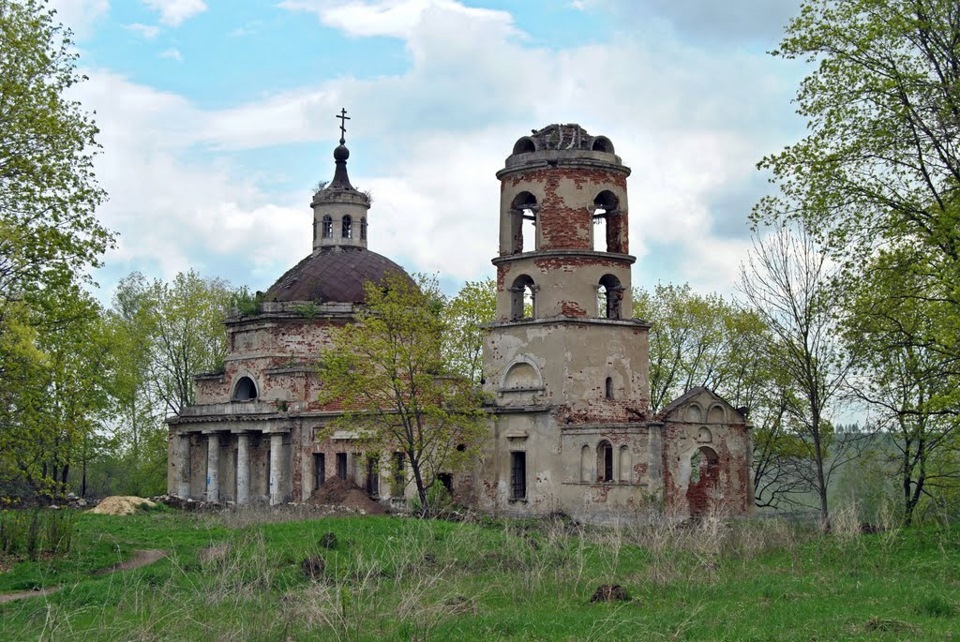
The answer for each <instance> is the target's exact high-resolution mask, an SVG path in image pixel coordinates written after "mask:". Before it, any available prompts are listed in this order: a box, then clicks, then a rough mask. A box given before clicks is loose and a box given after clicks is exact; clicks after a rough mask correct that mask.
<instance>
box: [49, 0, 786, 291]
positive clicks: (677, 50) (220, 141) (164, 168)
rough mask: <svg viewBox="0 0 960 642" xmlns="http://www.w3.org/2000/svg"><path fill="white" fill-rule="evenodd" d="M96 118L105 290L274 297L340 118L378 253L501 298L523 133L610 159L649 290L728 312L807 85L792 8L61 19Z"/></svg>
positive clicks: (364, 5) (133, 4) (145, 0)
mask: <svg viewBox="0 0 960 642" xmlns="http://www.w3.org/2000/svg"><path fill="white" fill-rule="evenodd" d="M51 4H52V6H54V7H55V8H56V9H57V11H58V15H59V17H60V19H61V20H63V21H64V23H65V24H67V25H68V26H70V27H71V28H72V29H73V30H74V32H75V40H76V44H77V47H78V49H79V51H80V55H81V57H80V67H81V69H82V71H83V72H84V73H85V74H86V75H87V76H88V77H89V80H88V81H87V82H85V83H83V84H82V85H81V86H79V87H78V88H77V91H76V96H77V98H78V99H79V100H81V102H82V103H83V104H84V106H85V107H86V108H87V109H88V110H90V111H95V112H96V120H97V123H98V125H99V127H100V129H101V134H100V139H99V140H100V142H101V144H102V145H103V153H102V154H101V156H100V157H98V159H97V175H98V178H99V180H100V182H101V184H102V185H103V187H104V188H105V189H106V190H107V191H108V192H109V194H110V201H109V202H108V203H107V204H106V205H104V206H103V208H102V209H101V212H100V216H101V219H102V221H103V222H104V224H106V225H107V226H108V227H110V228H111V229H113V230H115V231H116V232H118V233H119V234H120V240H119V244H118V247H117V248H116V249H115V250H112V251H111V252H110V253H109V254H108V255H107V257H106V267H105V268H103V269H102V270H100V271H99V272H98V273H97V274H96V275H95V278H96V280H97V281H99V282H100V284H101V285H102V290H101V293H100V296H101V298H102V299H104V300H105V301H106V300H109V298H110V294H111V291H112V288H113V286H114V285H115V283H116V281H117V280H118V279H119V278H120V277H122V276H124V275H126V274H127V273H129V272H131V271H133V270H139V271H141V272H143V273H145V274H146V275H147V276H148V277H151V278H153V277H157V278H164V279H168V278H171V277H172V276H173V275H174V274H175V273H176V272H177V271H181V270H187V269H190V268H194V269H196V270H197V271H199V272H200V273H201V274H204V275H209V276H220V277H223V278H226V279H228V280H229V281H231V282H232V283H234V284H235V285H245V286H248V287H250V288H251V289H252V290H265V289H266V288H267V287H268V286H269V285H270V284H271V283H272V282H273V280H274V279H276V278H277V277H278V276H279V275H280V274H282V273H283V272H284V271H285V270H286V269H287V268H288V267H290V266H291V265H293V264H294V263H296V262H297V260H299V259H300V258H302V257H303V256H305V255H306V254H308V253H309V252H310V248H311V242H310V233H311V229H312V227H311V212H310V209H309V206H308V203H309V200H310V196H311V194H312V190H311V187H312V186H313V185H314V184H316V183H317V182H318V181H320V180H325V179H329V178H330V176H331V175H332V172H333V162H332V156H331V154H332V151H333V147H334V146H335V145H336V138H337V137H338V135H339V131H338V129H337V125H338V121H336V120H335V119H334V114H336V113H337V112H338V111H339V110H340V108H341V107H346V109H347V110H348V112H349V115H350V116H351V119H352V120H350V121H349V123H348V134H347V139H348V146H349V147H350V149H351V152H352V154H351V159H350V165H349V167H350V175H351V178H352V180H353V182H354V184H356V185H358V186H359V187H361V188H362V189H369V190H370V191H371V192H372V194H373V198H374V204H373V209H372V210H371V214H370V217H369V220H370V247H371V249H373V250H375V251H378V252H380V253H382V254H385V255H387V256H389V257H391V258H392V259H394V260H395V261H397V262H398V263H400V264H401V265H403V266H404V267H406V268H407V269H408V270H409V271H411V272H413V271H422V272H430V273H439V274H440V275H441V278H442V282H443V284H444V285H445V287H446V288H447V289H448V290H450V291H451V292H453V291H455V290H456V289H457V288H458V287H459V285H460V284H461V283H462V282H463V281H464V280H468V279H471V280H472V279H478V278H481V277H484V276H488V275H492V274H493V268H492V266H491V264H490V259H491V258H492V257H493V256H494V255H495V254H496V250H497V248H496V241H497V231H496V228H497V207H498V196H499V186H498V184H497V181H496V178H495V176H494V174H495V173H496V171H497V170H498V169H500V168H501V167H502V165H503V160H504V158H505V157H506V156H507V155H508V154H509V152H510V149H511V148H512V146H513V142H514V141H515V140H516V139H517V138H518V137H520V136H521V135H523V134H525V133H527V132H529V130H530V129H533V128H540V127H543V126H545V125H547V124H549V123H553V122H564V123H566V122H578V123H580V124H581V125H582V126H584V127H585V128H586V129H587V130H588V131H589V132H590V133H592V134H603V135H606V136H608V137H609V138H611V139H612V140H613V142H614V144H615V145H616V148H617V153H618V154H619V155H620V156H621V157H622V158H623V161H624V163H626V164H627V165H628V166H630V167H631V168H632V169H633V175H632V176H631V178H630V181H629V184H628V186H629V189H630V219H631V221H630V230H631V239H630V243H631V253H632V254H634V255H635V256H637V259H638V260H637V264H636V266H635V268H634V277H633V278H634V284H635V285H640V286H647V287H651V286H653V285H654V284H656V283H657V282H658V281H659V282H669V283H683V282H689V283H690V284H691V285H692V286H693V287H694V288H696V289H697V290H700V291H704V292H707V291H720V292H723V293H730V292H732V291H733V289H734V283H735V281H736V278H737V272H738V266H739V264H740V263H741V262H742V261H743V260H744V258H745V254H746V251H747V250H748V248H749V246H750V241H749V228H748V226H747V222H746V220H747V215H748V213H749V210H750V207H751V205H752V204H753V203H754V202H755V201H756V200H757V198H758V197H759V195H760V194H762V193H763V190H765V189H767V185H766V181H765V178H764V177H763V176H761V175H760V174H759V173H758V172H757V170H756V169H755V164H756V162H757V161H758V160H759V159H760V158H761V157H762V156H763V155H764V154H768V153H772V152H775V151H777V150H779V149H780V148H782V147H783V146H784V145H786V144H789V143H790V142H792V141H794V140H796V139H797V138H798V137H799V136H801V135H802V134H803V122H802V121H801V120H800V119H799V118H798V117H797V116H796V115H795V114H794V112H793V107H792V105H791V103H790V101H791V98H792V96H793V94H794V92H795V91H796V87H797V84H798V83H799V80H800V79H801V77H802V75H803V73H804V71H805V69H804V67H803V66H802V65H801V64H800V63H791V62H785V61H782V60H778V59H775V58H773V57H771V56H769V55H767V54H766V53H765V52H766V51H768V50H770V49H772V48H773V47H775V46H776V43H777V42H778V41H779V37H780V34H781V33H782V28H783V25H784V24H785V22H786V21H787V20H788V19H789V18H790V16H791V15H792V14H793V13H794V12H795V11H796V10H797V0H727V1H726V2H723V3H719V2H714V1H713V0H523V1H520V0H515V1H509V0H496V1H494V0H490V1H485V0H484V1H482V0H470V1H467V0H462V1H458V0H283V1H276V0H275V1H272V2H267V1H263V2H254V1H252V0H233V1H231V2H227V1H226V0H220V1H218V0H52V2H51Z"/></svg>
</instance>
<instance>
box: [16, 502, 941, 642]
mask: <svg viewBox="0 0 960 642" xmlns="http://www.w3.org/2000/svg"><path fill="white" fill-rule="evenodd" d="M851 524H852V522H851ZM841 526H842V524H841ZM76 529H77V530H76V534H75V535H74V538H73V542H72V548H71V551H70V553H69V554H68V555H67V556H66V557H65V558H64V559H60V560H44V559H40V560H38V561H36V562H29V561H22V562H16V563H14V562H13V561H12V560H10V559H9V558H7V559H6V560H4V563H3V568H4V572H3V573H0V593H3V592H11V591H20V590H29V589H37V588H43V587H50V586H59V587H62V588H61V589H60V590H59V591H57V592H56V593H52V594H49V595H43V596H38V597H31V598H28V599H21V600H17V601H12V602H8V603H5V604H0V639H3V640H36V639H42V640H205V641H210V642H212V641H214V640H426V639H435V640H499V639H515V640H632V639H636V640H661V639H663V640H848V639H855V640H861V639H862V640H924V639H927V640H949V639H958V640H960V533H958V532H954V531H952V530H949V529H910V530H900V529H891V530H889V531H887V532H883V533H877V534H870V535H861V534H860V533H859V531H858V530H857V529H856V528H854V527H853V526H852V525H851V526H850V527H848V528H841V527H838V528H837V529H836V530H835V532H834V533H833V534H829V535H822V534H820V533H818V532H816V531H814V530H810V529H806V528H804V527H800V526H795V525H791V524H787V523H785V522H782V521H778V520H758V521H738V522H731V523H723V522H720V521H718V520H706V521H705V522H703V523H702V524H699V525H697V526H681V525H675V524H674V525H671V524H669V523H665V522H661V523H657V524H653V525H648V526H643V527H639V526H623V527H619V528H615V527H611V528H585V527H581V526H578V525H575V524H571V523H569V522H567V521H562V520H552V521H543V522H534V521H522V522H519V521H498V520H491V519H478V520H476V521H473V522H463V523H453V522H447V521H426V520H424V521H421V520H415V519H410V518H396V517H393V518H391V517H369V516H368V517H322V518H317V517H311V516H310V515H307V514H303V513H297V512H279V513H257V512H224V513H218V514H193V513H180V512H175V511H161V512H147V513H141V514H137V515H133V516H127V517H118V516H107V515H91V514H82V515H79V516H78V517H77V520H76ZM142 549H161V550H164V551H166V552H167V557H166V558H164V559H162V560H160V561H159V562H156V563H154V564H151V565H149V566H145V567H143V568H139V569H135V570H126V571H118V572H115V573H107V574H103V573H97V571H98V569H106V568H109V567H111V566H113V565H115V564H117V563H118V562H121V561H123V560H124V559H128V558H130V557H131V556H133V555H134V552H135V551H137V550H142ZM602 584H607V585H620V586H621V587H623V589H625V591H626V592H627V596H628V599H627V600H625V601H624V600H618V601H611V602H596V603H594V602H591V597H592V596H593V595H594V593H595V591H596V589H597V588H598V586H600V585H602Z"/></svg>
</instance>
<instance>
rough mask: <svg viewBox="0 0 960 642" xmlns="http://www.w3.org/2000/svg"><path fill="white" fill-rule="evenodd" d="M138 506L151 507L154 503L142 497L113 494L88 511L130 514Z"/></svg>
mask: <svg viewBox="0 0 960 642" xmlns="http://www.w3.org/2000/svg"><path fill="white" fill-rule="evenodd" d="M140 506H148V507H150V508H153V507H154V506H156V503H154V502H152V501H150V500H149V499H144V498H143V497H134V496H132V495H126V496H123V495H114V496H113V497H107V498H106V499H104V500H103V501H102V502H100V503H99V504H97V505H96V507H94V508H91V509H90V512H91V513H96V514H98V515H132V514H133V513H135V512H137V509H138V508H139V507H140Z"/></svg>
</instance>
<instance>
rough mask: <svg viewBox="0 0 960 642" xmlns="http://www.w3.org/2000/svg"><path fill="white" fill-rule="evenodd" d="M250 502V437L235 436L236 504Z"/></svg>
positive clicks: (243, 434) (245, 435)
mask: <svg viewBox="0 0 960 642" xmlns="http://www.w3.org/2000/svg"><path fill="white" fill-rule="evenodd" d="M249 502H250V435H248V434H247V433H245V432H242V433H240V434H239V435H237V504H247V503H249Z"/></svg>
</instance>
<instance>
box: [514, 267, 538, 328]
mask: <svg viewBox="0 0 960 642" xmlns="http://www.w3.org/2000/svg"><path fill="white" fill-rule="evenodd" d="M510 293H511V298H510V319H511V320H512V321H519V320H520V319H532V318H534V317H535V316H536V310H537V300H536V289H535V285H534V283H533V279H531V278H530V277H529V276H527V275H526V274H522V275H520V276H518V277H517V279H516V280H515V281H514V282H513V287H511V288H510Z"/></svg>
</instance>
